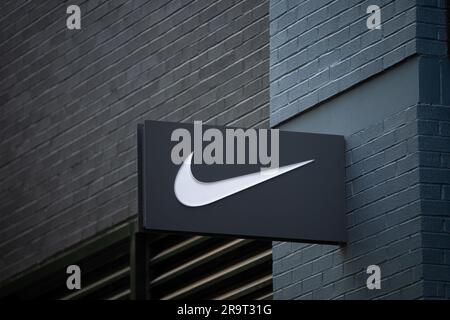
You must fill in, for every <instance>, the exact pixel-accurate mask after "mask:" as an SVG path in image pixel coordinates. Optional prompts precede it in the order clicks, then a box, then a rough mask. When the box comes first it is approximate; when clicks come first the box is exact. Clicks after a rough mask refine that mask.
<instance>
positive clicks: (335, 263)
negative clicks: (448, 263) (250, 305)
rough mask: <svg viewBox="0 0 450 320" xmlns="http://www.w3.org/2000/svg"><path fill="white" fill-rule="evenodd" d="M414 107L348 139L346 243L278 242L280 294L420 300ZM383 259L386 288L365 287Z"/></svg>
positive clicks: (275, 250) (276, 286) (277, 290)
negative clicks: (370, 272) (372, 269)
mask: <svg viewBox="0 0 450 320" xmlns="http://www.w3.org/2000/svg"><path fill="white" fill-rule="evenodd" d="M416 114H417V107H416V106H412V107H410V108H407V109H405V110H403V111H401V112H399V113H397V114H395V115H393V116H391V117H389V118H386V119H385V120H384V121H382V122H379V123H376V124H374V125H372V126H370V127H368V128H366V129H363V130H361V131H358V132H356V133H355V134H352V135H350V136H348V137H346V161H347V166H346V179H347V181H346V190H347V191H346V195H347V199H346V201H347V230H348V244H347V246H345V247H338V246H331V245H330V246H326V245H305V244H295V243H286V242H278V243H276V244H275V245H274V247H273V258H274V265H273V268H274V270H273V272H274V297H275V298H276V299H368V298H375V297H377V298H382V297H383V298H419V297H420V296H421V294H422V291H421V287H422V286H423V279H422V278H421V267H420V263H421V257H422V252H423V249H422V248H421V240H422V238H421V237H422V235H421V233H420V230H421V219H420V197H421V190H420V187H419V182H420V175H419V157H420V156H423V155H422V154H420V153H419V152H417V143H418V128H419V123H418V121H417V116H416ZM372 264H376V265H379V266H380V268H381V270H382V282H381V286H382V289H381V290H374V291H369V290H367V288H366V279H367V274H366V273H365V271H366V268H367V267H368V266H369V265H372Z"/></svg>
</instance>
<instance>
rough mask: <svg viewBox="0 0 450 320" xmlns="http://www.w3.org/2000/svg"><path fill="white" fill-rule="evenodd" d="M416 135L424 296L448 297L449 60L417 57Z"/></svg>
mask: <svg viewBox="0 0 450 320" xmlns="http://www.w3.org/2000/svg"><path fill="white" fill-rule="evenodd" d="M420 72H421V79H422V82H421V96H420V102H421V104H420V105H419V107H418V119H419V122H420V123H422V126H421V128H420V131H419V134H420V135H419V137H418V149H419V153H420V154H422V155H423V157H422V158H421V159H420V160H421V161H420V182H421V195H422V199H421V214H422V222H421V223H422V246H423V251H424V252H423V278H424V281H425V282H424V297H426V298H432V299H437V298H439V299H442V298H445V299H450V60H449V59H438V58H435V57H423V58H422V60H421V69H420Z"/></svg>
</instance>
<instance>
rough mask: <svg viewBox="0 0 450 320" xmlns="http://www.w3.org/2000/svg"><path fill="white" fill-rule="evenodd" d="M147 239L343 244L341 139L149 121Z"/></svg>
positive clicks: (143, 201)
mask: <svg viewBox="0 0 450 320" xmlns="http://www.w3.org/2000/svg"><path fill="white" fill-rule="evenodd" d="M138 150H139V164H138V167H139V207H140V208H139V210H140V225H141V228H142V230H144V231H161V232H183V233H190V234H207V235H225V236H234V237H244V238H266V239H271V240H288V241H299V242H316V243H344V242H345V241H346V231H345V226H346V218H345V181H344V173H345V161H344V138H343V137H342V136H336V135H325V134H312V133H298V132H284V131H279V130H275V129H274V130H270V129H238V128H230V127H212V126H205V125H202V124H201V123H200V122H195V123H194V124H184V123H169V122H159V121H146V122H145V123H144V124H142V125H139V126H138Z"/></svg>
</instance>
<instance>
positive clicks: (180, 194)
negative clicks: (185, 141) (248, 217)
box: [174, 153, 314, 207]
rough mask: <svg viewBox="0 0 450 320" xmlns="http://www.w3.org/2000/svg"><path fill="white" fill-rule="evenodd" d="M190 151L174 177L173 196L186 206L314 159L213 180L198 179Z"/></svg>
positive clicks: (226, 194)
mask: <svg viewBox="0 0 450 320" xmlns="http://www.w3.org/2000/svg"><path fill="white" fill-rule="evenodd" d="M191 161H192V153H191V154H190V155H189V156H188V157H187V158H186V159H185V160H184V162H183V163H182V164H181V167H180V169H179V170H178V173H177V176H176V178H175V184H174V189H175V196H176V197H177V199H178V201H180V202H181V203H182V204H184V205H185V206H188V207H201V206H205V205H208V204H210V203H213V202H216V201H218V200H221V199H223V198H226V197H229V196H231V195H233V194H235V193H238V192H240V191H243V190H245V189H248V188H250V187H253V186H255V185H257V184H260V183H263V182H265V181H267V180H270V179H273V178H275V177H278V176H280V175H282V174H285V173H287V172H289V171H292V170H294V169H297V168H300V167H302V166H305V165H307V164H310V163H311V162H313V161H314V160H308V161H303V162H299V163H295V164H291V165H287V166H283V167H280V168H272V169H265V170H264V171H262V172H256V173H250V174H246V175H243V176H239V177H234V178H229V179H225V180H220V181H215V182H201V181H198V180H197V179H196V178H195V177H194V175H193V174H192V170H191Z"/></svg>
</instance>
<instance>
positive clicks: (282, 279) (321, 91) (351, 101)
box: [0, 0, 450, 299]
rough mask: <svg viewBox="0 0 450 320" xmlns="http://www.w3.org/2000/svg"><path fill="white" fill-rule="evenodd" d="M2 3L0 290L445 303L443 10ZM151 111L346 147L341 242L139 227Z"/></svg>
mask: <svg viewBox="0 0 450 320" xmlns="http://www.w3.org/2000/svg"><path fill="white" fill-rule="evenodd" d="M72 4H76V5H79V7H80V9H81V29H80V30H69V29H68V28H67V27H66V19H67V17H68V14H67V13H66V9H67V7H68V6H69V5H72ZM370 5H377V6H378V7H379V8H380V15H381V25H380V28H379V29H373V30H372V29H370V28H368V26H367V20H368V18H369V17H370V15H371V13H368V12H367V8H368V7H369V6H370ZM1 6H2V8H1V11H2V18H0V24H1V30H2V32H1V40H2V41H1V43H0V58H1V59H0V61H1V64H0V74H1V77H0V104H1V113H0V119H1V120H0V121H1V124H2V125H1V126H0V132H1V137H2V140H1V142H0V151H1V152H0V181H1V184H0V194H1V199H2V203H1V204H0V283H1V284H0V290H2V291H0V292H1V293H2V296H7V297H18V298H39V297H40V298H43V297H46V298H156V299H160V298H163V299H175V298H185V297H194V298H220V299H233V298H235V299H237V298H252V299H263V298H265V299H268V298H274V299H378V298H387V299H389V298H401V299H425V298H446V299H448V298H450V62H449V53H448V52H449V50H448V43H449V42H448V36H447V35H448V30H449V25H450V23H449V16H450V15H449V7H450V5H449V3H448V1H445V0H430V1H420V0H373V1H367V0H366V1H362V0H295V1H288V0H270V1H269V0H246V1H235V0H221V1H211V0H192V1H191V0H170V1H167V0H164V1H148V0H130V1H119V0H118V1H104V0H98V1H95V0H87V1H75V2H73V3H65V2H60V1H53V0H48V1H39V2H38V1H31V2H30V1H10V2H7V1H5V2H4V3H2V4H1ZM148 119H152V120H166V121H174V122H193V121H194V120H202V121H204V122H205V123H207V124H215V125H232V126H239V127H269V126H270V127H275V128H280V129H285V130H291V131H304V132H316V133H332V134H339V135H343V136H345V139H346V181H347V182H346V204H347V231H348V243H347V245H346V246H331V245H316V244H301V243H287V242H274V243H272V244H271V243H270V242H261V241H254V240H242V239H216V238H206V237H200V236H194V237H192V236H180V235H151V236H142V235H139V234H136V228H135V220H136V216H137V210H138V208H137V164H136V158H137V150H136V145H137V144H136V125H137V123H139V122H142V121H144V120H148ZM299 223H301V222H299ZM107 257H108V258H107ZM71 264H78V265H80V267H81V269H82V270H84V271H83V274H84V276H83V279H85V280H84V282H83V289H81V290H79V291H75V292H70V291H68V290H67V288H66V287H65V279H66V277H67V274H66V273H65V268H66V267H67V265H71ZM370 265H377V266H379V267H380V270H381V289H379V290H368V288H367V286H366V280H367V278H368V274H367V273H366V269H367V267H368V266H370ZM143 282H145V283H146V284H147V285H144V286H142V283H143ZM43 283H45V284H46V286H44V287H45V289H42V288H41V289H31V288H36V286H37V285H36V284H43ZM49 283H51V285H50V284H49ZM41 287H42V286H41Z"/></svg>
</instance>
